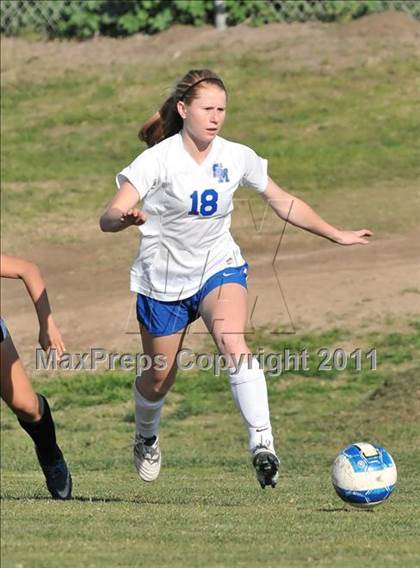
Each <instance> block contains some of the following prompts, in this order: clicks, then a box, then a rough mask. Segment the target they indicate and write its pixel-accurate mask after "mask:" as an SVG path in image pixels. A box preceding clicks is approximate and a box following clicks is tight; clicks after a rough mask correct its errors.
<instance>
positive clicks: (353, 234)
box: [334, 229, 373, 245]
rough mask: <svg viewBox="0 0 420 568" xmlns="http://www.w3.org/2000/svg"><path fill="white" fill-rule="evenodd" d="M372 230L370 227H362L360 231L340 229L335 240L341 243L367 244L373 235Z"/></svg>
mask: <svg viewBox="0 0 420 568" xmlns="http://www.w3.org/2000/svg"><path fill="white" fill-rule="evenodd" d="M372 235H373V233H372V231H369V229H361V230H360V231H339V232H338V234H337V236H336V237H335V239H334V241H335V242H336V243H338V244H339V245H367V244H369V239H368V238H366V237H371V236H372Z"/></svg>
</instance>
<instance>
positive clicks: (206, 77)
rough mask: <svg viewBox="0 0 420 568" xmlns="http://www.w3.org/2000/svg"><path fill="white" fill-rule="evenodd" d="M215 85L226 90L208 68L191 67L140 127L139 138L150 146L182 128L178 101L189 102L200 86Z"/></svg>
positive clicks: (195, 96) (220, 80) (194, 96)
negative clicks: (158, 107) (159, 106)
mask: <svg viewBox="0 0 420 568" xmlns="http://www.w3.org/2000/svg"><path fill="white" fill-rule="evenodd" d="M209 84H210V85H217V86H218V87H220V88H221V89H222V90H223V91H225V92H226V89H225V86H224V84H223V81H222V79H221V78H220V77H219V76H218V75H216V73H213V71H210V69H192V70H191V71H188V73H187V74H186V75H185V77H183V78H182V79H181V80H180V81H179V82H178V84H177V85H176V87H175V89H174V90H173V92H172V94H171V95H170V96H169V97H168V98H167V99H166V101H165V102H164V103H163V105H162V106H161V108H160V109H159V110H158V111H157V112H155V114H154V115H153V116H152V117H150V118H149V120H147V121H146V122H145V123H144V124H143V126H142V127H141V128H140V132H139V138H140V140H143V141H144V142H146V144H147V145H148V146H149V147H150V146H154V145H155V144H157V143H158V142H162V140H165V138H169V136H173V135H174V134H176V133H177V132H179V131H180V130H181V129H182V125H183V122H182V118H181V116H180V114H179V113H178V109H177V103H178V101H184V102H185V104H187V105H188V104H190V103H191V101H192V100H193V99H196V98H197V97H198V91H199V89H200V88H202V87H204V86H206V85H209Z"/></svg>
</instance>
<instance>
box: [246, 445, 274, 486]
mask: <svg viewBox="0 0 420 568" xmlns="http://www.w3.org/2000/svg"><path fill="white" fill-rule="evenodd" d="M252 465H253V466H254V467H255V471H256V474H257V479H258V481H259V483H260V485H261V487H262V489H265V487H266V485H271V487H273V488H274V487H275V486H276V485H277V480H278V478H279V466H280V461H279V459H278V457H277V456H276V454H275V453H274V452H272V451H271V450H269V449H268V448H266V447H264V446H257V447H256V448H255V450H254V452H253V454H252Z"/></svg>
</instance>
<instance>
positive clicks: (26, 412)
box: [8, 395, 42, 422]
mask: <svg viewBox="0 0 420 568" xmlns="http://www.w3.org/2000/svg"><path fill="white" fill-rule="evenodd" d="M8 404H9V407H10V409H11V410H12V411H13V412H14V413H15V414H16V416H17V417H18V418H19V419H20V420H24V421H25V422H38V420H41V418H42V415H41V410H40V407H39V401H38V397H37V396H36V395H35V396H33V397H32V396H31V397H14V398H13V400H12V401H11V402H10V403H8Z"/></svg>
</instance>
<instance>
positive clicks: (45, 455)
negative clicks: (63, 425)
mask: <svg viewBox="0 0 420 568" xmlns="http://www.w3.org/2000/svg"><path fill="white" fill-rule="evenodd" d="M38 396H39V397H40V398H42V400H43V402H44V412H43V414H42V418H41V420H38V421H37V422H24V421H23V420H20V419H18V420H19V424H20V425H21V426H22V428H23V429H24V430H25V432H27V433H28V434H29V436H30V437H31V438H32V440H33V441H34V444H35V447H36V450H37V454H38V458H39V460H40V461H41V462H42V463H43V464H45V465H50V464H52V463H53V462H54V461H55V460H57V459H58V458H60V457H61V456H62V454H61V451H60V448H59V447H58V446H57V440H56V438H55V427H54V421H53V419H52V416H51V410H50V407H49V404H48V401H47V399H46V398H45V396H42V394H39V395H38Z"/></svg>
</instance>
